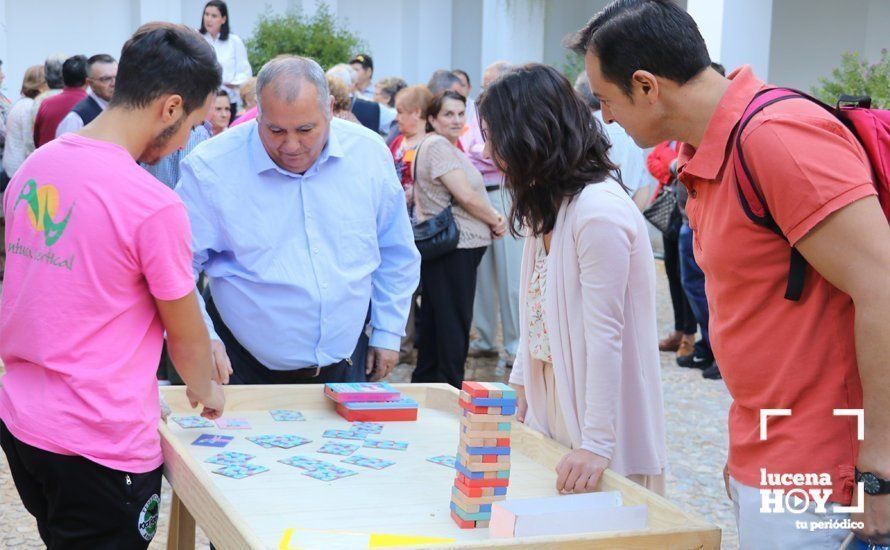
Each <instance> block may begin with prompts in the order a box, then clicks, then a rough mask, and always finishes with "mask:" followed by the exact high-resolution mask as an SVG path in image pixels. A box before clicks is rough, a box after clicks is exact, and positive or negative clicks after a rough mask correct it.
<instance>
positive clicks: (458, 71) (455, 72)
mask: <svg viewBox="0 0 890 550" xmlns="http://www.w3.org/2000/svg"><path fill="white" fill-rule="evenodd" d="M451 74H453V75H454V76H462V77H464V80H466V81H467V86H471V84H470V75H468V74H467V71H465V70H463V69H454V70H453V71H451Z"/></svg>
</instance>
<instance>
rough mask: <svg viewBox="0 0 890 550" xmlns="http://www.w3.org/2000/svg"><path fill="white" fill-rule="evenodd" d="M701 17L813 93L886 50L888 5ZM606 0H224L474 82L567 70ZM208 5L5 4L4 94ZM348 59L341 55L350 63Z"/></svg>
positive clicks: (779, 76)
mask: <svg viewBox="0 0 890 550" xmlns="http://www.w3.org/2000/svg"><path fill="white" fill-rule="evenodd" d="M676 1H677V2H678V3H679V4H680V5H681V6H685V7H686V8H687V9H688V10H689V12H690V13H691V14H692V15H693V17H695V19H696V21H697V22H698V24H699V26H700V28H701V31H702V34H703V36H704V37H705V40H706V42H707V44H708V48H709V51H710V52H711V56H712V58H714V59H715V60H719V61H720V62H722V63H724V64H725V65H726V66H727V68H728V69H730V70H731V69H732V68H734V67H735V66H737V65H739V64H742V63H751V64H753V65H754V67H755V70H756V71H757V72H758V74H759V75H761V76H762V77H764V78H767V79H769V80H770V81H772V82H776V83H783V84H788V85H793V86H798V87H802V88H809V87H810V86H811V85H813V84H815V83H816V80H817V78H818V77H819V76H824V75H827V74H829V73H830V71H831V69H833V68H834V67H836V66H837V65H838V63H839V61H840V54H841V53H842V52H844V51H861V52H863V53H864V54H865V55H866V56H867V57H868V59H869V60H872V61H874V60H876V59H877V58H878V56H879V55H880V50H881V49H882V48H884V47H887V45H888V42H887V39H886V36H887V31H886V29H887V28H888V27H890V0H845V1H844V2H837V1H836V0H775V1H773V0H676ZM607 2H608V0H228V5H229V9H230V15H231V19H232V28H233V31H234V32H235V33H236V34H238V35H239V36H241V37H242V38H244V39H247V38H249V37H250V35H251V33H252V32H253V29H254V26H255V25H256V22H257V21H258V19H259V18H260V17H261V15H262V14H264V13H266V11H267V9H268V10H271V12H272V13H283V12H284V11H286V10H288V9H302V10H304V11H305V12H306V13H309V14H311V13H313V12H314V11H315V10H316V9H317V6H318V5H319V4H320V3H326V4H328V6H329V8H330V9H331V11H332V13H334V14H335V16H336V17H337V18H338V20H339V21H340V22H341V23H343V24H345V25H346V26H347V27H348V28H350V29H351V30H353V31H354V32H356V33H357V34H358V35H359V36H361V37H362V38H363V39H364V40H365V41H366V42H367V43H368V46H369V50H370V51H369V53H371V55H373V57H374V61H375V65H376V66H375V69H376V70H375V73H376V77H377V78H382V77H385V76H394V75H399V76H402V77H403V78H405V80H407V81H408V82H409V83H418V82H420V83H424V82H426V81H427V79H428V78H429V76H430V74H432V72H433V71H434V70H435V69H439V68H462V69H464V70H466V71H467V72H468V73H470V76H471V78H472V79H473V83H474V85H478V84H479V82H480V80H481V72H482V70H483V69H484V67H485V66H486V65H488V64H489V63H491V62H493V61H496V60H499V59H506V60H507V61H510V62H513V63H524V62H528V61H544V62H548V63H552V64H554V65H556V66H561V65H562V63H563V61H564V60H565V49H564V48H563V47H562V44H561V41H562V39H563V37H564V36H565V35H566V34H568V33H569V32H572V31H574V30H576V29H577V28H579V27H581V26H582V25H583V24H584V23H585V22H586V21H587V20H588V19H589V18H590V17H591V16H593V15H594V14H595V13H596V12H597V11H598V10H599V9H601V8H602V7H603V6H605V5H606V4H607ZM204 3H205V0H82V1H80V2H75V1H73V0H0V59H2V60H3V62H4V65H3V69H4V72H5V73H6V75H7V78H6V81H5V82H4V84H3V87H2V89H3V91H4V93H6V95H8V96H9V97H11V98H13V99H15V98H16V97H18V90H19V87H20V85H21V79H22V75H23V74H24V71H25V69H26V68H27V67H28V66H30V65H33V64H41V63H43V60H44V59H45V58H46V57H47V56H49V55H51V54H56V53H61V54H65V55H73V54H75V53H83V54H85V55H92V54H95V53H109V54H111V55H114V56H115V57H117V56H119V54H120V49H121V46H122V45H123V43H124V41H125V40H126V39H127V38H128V37H129V36H130V35H131V34H132V32H133V31H134V30H135V29H136V27H137V26H138V25H139V24H141V23H144V22H147V21H151V20H158V19H161V20H168V21H173V22H176V23H184V24H186V25H188V26H190V27H194V28H197V27H198V26H199V25H200V22H201V13H202V8H203V6H204ZM344 61H345V60H344Z"/></svg>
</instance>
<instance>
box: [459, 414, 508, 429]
mask: <svg viewBox="0 0 890 550" xmlns="http://www.w3.org/2000/svg"><path fill="white" fill-rule="evenodd" d="M460 423H461V425H462V426H466V427H467V429H468V430H473V431H481V432H496V431H498V426H499V424H498V423H497V422H485V421H484V420H470V419H468V418H466V417H463V418H461V419H460Z"/></svg>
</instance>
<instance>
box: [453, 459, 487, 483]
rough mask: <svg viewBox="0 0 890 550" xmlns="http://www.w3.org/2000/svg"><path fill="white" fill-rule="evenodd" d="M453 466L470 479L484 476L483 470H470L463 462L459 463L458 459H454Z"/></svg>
mask: <svg viewBox="0 0 890 550" xmlns="http://www.w3.org/2000/svg"><path fill="white" fill-rule="evenodd" d="M454 468H455V469H456V470H457V471H458V472H460V473H462V474H463V475H465V476H467V477H468V478H470V479H482V478H483V477H484V476H485V472H471V471H469V470H467V468H466V467H465V466H464V465H463V464H461V463H460V461H459V460H455V461H454Z"/></svg>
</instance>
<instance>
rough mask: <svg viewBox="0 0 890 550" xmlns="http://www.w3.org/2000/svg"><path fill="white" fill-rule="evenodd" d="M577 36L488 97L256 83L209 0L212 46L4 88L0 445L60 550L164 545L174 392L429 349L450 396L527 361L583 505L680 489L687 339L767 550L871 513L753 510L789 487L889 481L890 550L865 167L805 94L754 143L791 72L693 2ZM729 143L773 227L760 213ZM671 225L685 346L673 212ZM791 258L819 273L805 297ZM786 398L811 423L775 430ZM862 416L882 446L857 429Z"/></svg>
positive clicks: (64, 63) (358, 65) (883, 238)
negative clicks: (480, 373) (493, 360)
mask: <svg viewBox="0 0 890 550" xmlns="http://www.w3.org/2000/svg"><path fill="white" fill-rule="evenodd" d="M655 21H657V22H658V25H654V24H652V23H653V22H655ZM643 29H645V32H643ZM570 47H571V48H572V49H574V50H575V51H577V52H578V53H579V54H581V55H583V56H584V58H585V72H584V73H583V74H581V75H579V76H578V78H577V79H576V80H575V81H574V82H572V81H570V80H569V79H567V78H566V77H565V76H563V75H562V74H561V73H560V72H558V71H557V70H555V69H553V68H552V67H549V66H547V65H543V64H538V63H531V64H525V65H520V66H514V65H511V64H509V63H507V62H503V61H501V62H496V63H493V64H491V65H490V66H488V67H486V69H485V71H484V72H483V74H482V79H481V88H482V90H481V93H479V94H478V96H477V97H476V99H475V100H472V99H471V98H472V97H473V88H472V84H471V77H470V75H469V74H468V73H467V72H465V71H463V70H460V69H454V70H452V69H442V70H438V71H436V72H435V73H433V74H432V75H431V77H430V79H429V81H428V82H427V83H426V84H415V85H408V83H407V82H405V81H404V80H403V79H401V78H397V77H391V78H383V79H379V80H377V81H376V82H375V78H374V61H373V59H372V58H371V56H370V55H368V54H366V53H358V54H357V55H355V56H354V57H352V58H351V59H349V60H344V62H343V63H341V64H337V65H334V66H333V67H330V68H328V70H327V71H325V70H324V69H323V68H322V67H321V66H320V65H319V64H318V63H316V62H315V61H313V60H312V59H309V58H306V57H300V56H296V55H284V54H283V55H279V56H278V57H276V58H274V59H273V60H271V61H269V62H268V63H266V64H265V65H264V66H263V67H262V68H259V70H258V71H257V74H256V76H255V77H254V76H253V72H254V69H256V68H252V67H251V66H250V64H249V62H248V60H247V56H246V52H245V49H244V44H243V42H242V40H241V39H240V38H239V37H238V36H237V35H236V34H234V33H232V32H231V21H230V19H229V13H228V9H227V6H226V4H225V2H223V1H221V0H211V1H210V2H207V4H206V6H205V8H204V11H203V14H202V19H201V25H200V29H199V30H198V31H197V32H196V31H194V30H191V29H188V28H186V27H184V26H181V25H174V24H170V23H151V24H147V25H144V26H142V27H140V28H139V29H138V30H137V31H136V33H135V34H134V35H133V37H132V38H131V39H130V40H128V41H127V43H126V44H124V46H123V49H122V51H121V53H120V58H119V59H116V58H114V57H113V56H111V55H108V54H97V55H93V56H92V57H89V58H87V57H85V56H83V55H75V56H71V57H68V58H65V59H60V58H59V57H52V58H50V59H47V60H46V61H45V63H44V65H43V66H34V67H31V68H29V69H28V70H27V71H26V73H25V77H24V81H23V83H22V86H21V95H22V97H21V98H20V99H19V100H18V101H16V102H15V103H14V104H11V102H9V101H8V100H7V99H6V98H2V101H0V114H2V116H0V119H2V121H3V122H4V128H3V136H4V138H5V140H4V150H3V153H2V160H3V162H2V166H3V184H4V190H5V194H4V202H3V212H4V215H5V221H6V224H7V225H6V230H5V238H6V245H5V246H4V250H5V252H6V253H7V259H6V266H5V267H6V270H5V274H4V277H5V279H4V284H3V290H2V301H0V335H2V338H0V357H2V359H3V362H4V365H5V369H6V374H5V376H4V378H3V384H2V386H0V443H2V447H3V449H4V451H5V453H6V456H7V459H8V462H9V467H10V470H11V472H12V476H13V478H14V480H15V483H16V487H17V488H18V490H19V494H20V496H21V498H22V500H23V502H24V504H25V506H26V508H27V509H28V510H29V512H31V514H33V515H34V516H35V518H36V520H37V525H38V529H39V531H40V535H41V537H42V538H43V540H44V541H45V542H46V544H47V545H48V546H49V547H50V548H64V547H68V546H76V545H78V544H80V543H83V542H84V541H86V540H90V541H101V542H102V544H106V545H109V546H113V547H123V548H138V547H145V546H147V544H148V542H149V541H150V538H151V537H150V536H149V535H148V534H147V532H146V531H145V530H143V529H142V528H141V526H142V525H144V524H145V521H146V518H145V517H143V516H144V514H145V513H146V512H145V510H146V508H145V506H147V503H148V502H149V501H151V500H152V499H154V498H157V496H158V495H159V494H160V482H161V471H162V462H163V456H162V454H161V448H160V442H159V436H158V433H157V430H156V425H157V420H158V417H159V415H160V403H159V398H158V392H157V384H158V379H159V378H160V379H163V380H167V381H169V382H172V383H182V384H185V385H186V387H187V392H188V395H189V397H190V399H191V400H192V402H193V405H194V406H198V405H199V404H200V405H201V406H202V412H201V414H202V415H203V416H205V417H207V418H218V417H219V416H220V415H222V413H223V410H224V408H225V393H224V391H223V389H222V386H223V385H226V384H314V383H324V382H359V381H377V380H382V379H384V378H386V377H387V375H388V374H389V373H390V372H391V370H392V369H393V368H394V367H395V365H396V364H397V363H398V362H399V359H400V356H401V357H402V358H404V357H405V356H406V355H410V350H411V348H412V347H413V348H416V350H417V357H416V366H415V367H414V371H413V374H412V382H444V383H448V384H451V385H453V386H456V387H459V386H460V385H461V383H462V381H463V380H464V377H465V373H464V365H465V363H466V361H467V357H468V354H469V353H474V354H481V355H486V354H488V355H502V359H503V364H504V365H506V366H508V367H511V368H512V370H511V371H510V374H509V382H510V383H511V384H512V385H513V386H515V387H516V389H517V391H518V401H519V407H518V411H517V416H518V419H519V420H520V421H521V422H524V423H525V424H526V425H528V426H529V427H531V428H533V429H535V430H538V431H540V432H542V433H544V434H545V435H547V436H548V437H551V438H553V439H555V440H556V441H559V442H560V443H562V444H563V445H565V446H566V447H568V448H569V449H570V451H569V452H568V453H567V454H566V455H565V456H564V457H563V459H562V460H561V461H560V462H559V464H558V466H557V474H558V478H557V489H558V490H559V491H561V492H567V493H572V492H575V493H577V492H587V491H593V490H595V489H596V488H597V487H598V484H599V481H600V479H601V476H602V473H603V471H604V470H605V469H607V468H609V469H611V470H613V471H615V472H617V473H619V474H621V475H624V476H627V477H628V478H629V479H631V480H633V481H634V482H636V483H638V484H640V485H642V486H644V487H646V488H648V489H650V490H652V491H655V492H657V493H660V494H664V493H665V472H666V468H667V464H668V461H667V456H666V444H665V418H664V403H663V399H662V389H661V377H660V357H659V348H661V350H662V351H676V352H677V354H678V357H677V362H678V363H679V364H680V365H681V366H686V367H693V368H701V369H702V370H703V374H704V376H705V377H706V378H712V379H715V378H721V377H725V381H726V385H727V387H728V389H729V391H730V393H731V394H732V397H733V399H734V402H733V405H732V408H731V409H730V412H729V436H730V450H729V457H728V460H727V467H726V470H725V471H724V476H725V481H726V487H727V494H728V496H729V497H730V498H731V499H732V501H733V505H734V509H735V512H736V515H737V522H738V527H739V532H740V541H741V543H742V546H743V547H745V548H770V547H777V546H776V545H777V544H778V547H808V548H815V547H820V546H818V545H819V544H822V545H823V546H821V547H826V548H828V547H837V545H839V544H840V543H841V541H842V540H843V539H844V538H846V537H848V536H849V535H850V533H851V531H850V529H849V528H845V529H835V530H832V531H829V532H821V533H819V532H817V533H815V534H814V533H813V531H812V530H799V529H795V528H794V522H795V520H798V521H799V520H801V519H807V520H813V521H820V520H836V519H837V520H839V519H844V518H849V517H850V516H849V514H840V513H832V512H826V511H824V510H819V509H808V510H806V511H804V512H803V514H795V515H789V514H761V513H758V510H759V508H760V495H759V489H761V488H762V482H761V477H760V473H761V472H762V471H763V469H764V468H766V469H768V470H769V471H770V472H778V473H788V472H813V471H817V472H825V473H826V474H828V475H829V476H830V479H831V480H832V483H831V488H832V491H833V492H832V494H831V496H830V498H829V501H830V502H834V503H837V504H840V505H847V504H850V503H851V501H852V500H853V487H854V484H855V482H859V481H861V480H863V479H866V478H867V476H871V478H868V479H877V480H878V482H877V485H876V486H875V485H874V484H872V485H870V486H869V487H871V488H870V489H867V491H866V493H865V494H864V495H863V494H860V495H859V496H858V499H859V501H860V503H862V504H863V510H864V512H862V513H859V514H857V515H854V516H853V517H854V518H858V519H860V520H862V521H864V523H863V526H862V527H860V528H856V529H855V532H856V534H858V535H859V536H861V537H862V538H863V539H864V540H870V541H872V542H875V543H885V544H886V543H887V542H890V539H888V537H890V500H888V499H890V496H887V495H885V494H883V493H885V492H888V491H890V489H886V487H888V486H890V482H887V481H883V485H882V483H881V482H880V478H881V477H883V478H884V479H887V478H888V477H890V464H888V462H887V457H888V456H890V444H888V438H887V434H888V433H890V412H888V411H890V403H888V402H887V399H886V395H888V392H887V390H888V389H890V388H888V387H887V386H888V385H887V380H888V379H890V377H887V375H886V369H885V368H883V367H882V365H883V364H884V358H885V357H886V356H887V355H888V352H890V349H887V346H888V342H890V340H888V339H887V338H885V337H884V336H885V329H884V328H883V327H886V326H887V322H888V321H890V319H888V318H887V315H888V313H887V312H888V311H890V290H888V289H887V287H886V285H884V284H882V283H884V282H886V281H887V280H888V277H887V276H888V273H887V271H888V269H890V234H888V233H890V231H888V224H887V220H886V219H885V218H884V216H883V215H882V212H881V207H880V204H879V203H878V200H877V199H876V198H875V194H876V193H875V185H874V183H873V179H872V170H871V166H870V163H869V159H868V157H867V156H866V154H865V153H864V151H863V149H862V147H861V146H860V145H859V143H858V141H857V140H856V138H855V137H854V136H853V135H852V134H851V133H850V131H849V130H848V129H847V128H846V127H845V126H844V125H843V124H841V123H840V122H838V121H837V120H836V119H835V118H834V117H832V116H831V114H830V113H828V112H827V111H824V110H822V109H821V108H819V107H817V106H814V105H812V104H811V103H808V102H803V101H785V102H780V103H776V104H775V105H772V106H770V107H769V108H768V109H767V110H765V111H763V112H762V113H758V114H757V115H756V117H757V118H756V123H752V124H750V125H749V124H746V125H745V126H744V128H743V130H737V128H738V125H739V121H740V120H741V119H742V118H743V116H744V113H745V111H746V108H747V106H748V104H749V103H750V102H751V101H752V98H754V97H755V96H756V94H757V93H758V92H760V91H761V90H763V89H765V87H766V85H765V84H764V82H762V81H761V80H759V79H758V78H757V77H756V76H755V75H754V74H753V72H752V70H751V69H750V67H748V66H743V67H740V68H737V69H736V70H735V71H733V72H732V73H731V74H730V75H729V77H726V76H724V74H723V68H722V67H721V66H719V65H718V64H716V63H713V62H712V60H711V59H710V57H709V55H708V52H707V49H706V47H705V44H704V41H703V39H702V37H701V34H700V33H699V31H698V28H697V26H696V24H695V22H694V21H693V20H692V18H691V17H690V16H689V15H688V14H687V13H686V12H685V11H683V10H682V9H680V8H679V7H677V6H676V5H675V4H673V3H672V2H669V1H667V0H616V1H615V2H613V3H611V4H609V6H607V7H606V8H605V9H604V10H603V11H601V12H600V13H598V14H597V15H596V16H594V18H593V19H591V20H590V22H589V23H588V24H587V25H585V26H584V28H582V29H581V30H579V31H578V32H577V33H576V34H575V35H574V37H573V38H572V39H571V41H570ZM746 122H747V121H746ZM733 140H736V142H737V143H738V144H739V145H738V147H739V148H741V147H742V145H741V144H742V143H744V152H745V162H746V163H747V164H746V165H747V166H748V167H749V168H750V171H749V172H750V176H749V177H751V178H752V179H756V181H757V185H758V186H759V188H758V189H759V193H760V195H761V196H762V199H763V200H764V201H765V206H764V208H763V209H764V210H766V209H768V211H769V212H768V215H769V216H770V217H769V219H770V223H769V224H758V223H754V222H753V221H752V220H751V217H750V216H748V215H746V212H745V210H744V209H743V208H739V196H741V194H740V193H739V192H738V190H737V188H738V173H737V170H735V169H733V164H732V163H733V157H732V153H731V151H732V147H730V144H731V143H733ZM829 158H830V159H833V160H832V162H831V166H826V162H825V159H829ZM134 160H135V161H137V162H133V161H134ZM159 182H160V184H159ZM653 182H654V186H655V187H656V189H655V192H654V193H653V192H652V189H651V186H652V185H653ZM650 196H654V200H653V199H651V198H650ZM660 197H661V198H660ZM656 201H657V202H658V203H659V204H661V203H667V207H666V210H663V211H660V212H654V210H655V209H656ZM657 208H658V209H660V208H661V206H658V207H657ZM664 212H667V214H666V216H667V220H668V221H667V222H666V223H665V224H664V227H663V228H660V229H662V232H663V237H664V247H665V257H664V260H665V270H666V272H667V275H668V279H669V287H670V292H671V299H672V305H673V308H674V315H675V324H674V331H673V332H672V333H671V334H669V335H668V337H667V338H665V339H664V340H662V341H661V342H659V341H658V327H657V324H656V316H655V287H656V283H655V277H656V268H655V259H654V254H653V250H652V246H651V243H650V237H649V229H648V226H647V222H646V218H647V217H648V218H650V219H654V217H655V216H662V215H665V214H664ZM791 251H796V252H791ZM789 254H790V255H791V256H792V258H793V257H794V254H799V255H800V256H801V258H802V261H804V262H805V263H804V264H802V265H803V266H809V267H805V269H806V278H805V279H802V280H800V281H799V284H801V285H805V286H804V287H803V290H802V294H801V295H800V296H798V297H797V299H790V300H789V299H786V298H787V297H788V296H787V295H783V293H784V292H785V287H786V282H787V280H789V273H788V257H789ZM792 264H793V262H792ZM789 284H790V283H789ZM706 291H707V292H706ZM474 327H475V332H476V333H477V338H476V340H474V341H473V342H471V333H472V332H473V328H474ZM498 328H500V330H498ZM698 329H700V332H701V336H702V338H701V339H700V340H698V341H697V340H696V336H695V335H696V333H697V332H698ZM498 333H500V336H501V338H500V342H498V338H497V335H498ZM718 359H719V364H720V365H719V368H718V367H717V360H718ZM159 364H160V367H159ZM766 408H771V409H772V408H790V409H792V410H793V414H792V416H788V417H787V418H783V419H781V421H777V422H770V425H769V433H770V437H769V439H768V440H766V439H764V438H758V436H757V434H758V433H760V432H759V429H758V427H759V424H758V423H759V422H760V411H761V410H762V409H766ZM857 408H859V409H864V410H865V415H866V417H865V418H866V419H865V426H866V428H867V431H868V433H869V435H870V437H869V438H868V439H861V440H860V439H858V438H857V436H856V431H855V430H856V421H855V418H851V417H844V416H837V415H832V414H831V411H832V409H845V410H847V409H857ZM60 427H61V428H62V429H60ZM715 475H719V472H715ZM863 476H866V477H863ZM48 487H53V489H52V491H50V490H47V488H48ZM874 487H877V489H875V488H874ZM882 487H884V489H882ZM885 489H886V490H885ZM144 505H145V506H144ZM155 520H156V518H155ZM149 521H150V518H149ZM817 536H818V537H821V538H817ZM96 544H99V542H96ZM832 545H833V546H832Z"/></svg>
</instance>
